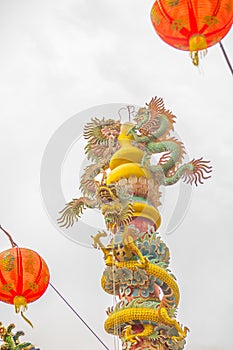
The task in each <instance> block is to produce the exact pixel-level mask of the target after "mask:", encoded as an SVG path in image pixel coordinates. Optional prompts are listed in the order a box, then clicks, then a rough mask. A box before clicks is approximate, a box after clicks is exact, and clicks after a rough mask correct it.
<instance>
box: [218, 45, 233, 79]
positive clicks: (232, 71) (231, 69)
mask: <svg viewBox="0 0 233 350" xmlns="http://www.w3.org/2000/svg"><path fill="white" fill-rule="evenodd" d="M219 45H220V47H221V50H222V52H223V55H224V57H225V60H226V62H227V64H228V67H229V69H230V71H231V74H232V75H233V68H232V65H231V62H230V59H229V57H228V56H227V53H226V51H225V49H224V47H223V44H222V42H221V41H220V42H219Z"/></svg>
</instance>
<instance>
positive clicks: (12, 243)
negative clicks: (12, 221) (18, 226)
mask: <svg viewBox="0 0 233 350" xmlns="http://www.w3.org/2000/svg"><path fill="white" fill-rule="evenodd" d="M0 229H1V230H2V231H3V232H4V233H5V235H7V237H8V238H9V241H10V242H11V245H12V248H15V247H18V246H17V244H16V243H15V242H14V241H13V238H12V237H11V235H10V234H9V232H7V231H6V230H5V229H4V228H3V227H2V226H1V225H0Z"/></svg>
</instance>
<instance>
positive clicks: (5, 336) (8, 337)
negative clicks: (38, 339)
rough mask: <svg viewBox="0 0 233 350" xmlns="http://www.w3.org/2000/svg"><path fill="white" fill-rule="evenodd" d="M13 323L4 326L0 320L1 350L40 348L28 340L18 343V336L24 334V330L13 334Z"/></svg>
mask: <svg viewBox="0 0 233 350" xmlns="http://www.w3.org/2000/svg"><path fill="white" fill-rule="evenodd" d="M14 328H15V325H14V324H13V323H11V324H10V325H9V326H8V327H4V326H3V325H2V323H1V322H0V338H1V340H2V342H3V344H2V345H0V349H1V350H40V349H38V348H37V349H36V348H35V346H34V345H32V344H31V343H29V342H24V343H20V340H19V337H20V336H22V335H24V332H22V331H18V332H16V333H15V334H14V333H13V332H12V330H13V329H14Z"/></svg>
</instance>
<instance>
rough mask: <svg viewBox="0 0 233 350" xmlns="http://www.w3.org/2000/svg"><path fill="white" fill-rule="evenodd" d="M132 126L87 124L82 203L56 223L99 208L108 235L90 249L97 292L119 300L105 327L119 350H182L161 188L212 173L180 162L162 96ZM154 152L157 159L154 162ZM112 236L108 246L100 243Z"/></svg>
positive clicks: (199, 162)
mask: <svg viewBox="0 0 233 350" xmlns="http://www.w3.org/2000/svg"><path fill="white" fill-rule="evenodd" d="M134 120H135V124H133V123H130V122H128V123H120V121H113V120H110V119H108V120H105V119H102V120H100V119H97V118H95V119H93V120H92V122H91V123H88V124H87V125H86V127H85V130H84V137H85V138H86V139H87V141H88V143H87V146H86V148H85V151H86V154H87V157H88V159H90V160H91V161H92V162H93V163H92V164H91V165H89V166H88V167H87V168H86V169H85V170H84V174H83V175H82V178H81V185H80V189H81V191H82V193H83V197H80V198H78V199H73V200H72V201H71V202H69V203H67V204H66V206H65V208H64V209H63V210H62V211H61V212H60V214H61V215H60V218H59V219H58V223H59V224H60V225H61V226H65V227H69V226H72V225H73V224H74V222H75V221H76V220H78V219H79V217H80V215H81V214H82V212H83V209H84V208H98V209H100V210H101V212H102V214H103V216H104V218H105V223H106V227H107V229H108V232H105V231H103V232H98V233H97V234H96V236H94V237H92V238H93V242H94V243H93V246H94V247H95V248H97V249H100V250H101V251H102V252H103V254H104V259H105V264H106V269H105V271H104V273H103V276H102V280H101V285H102V288H103V289H104V291H106V292H107V293H109V294H112V295H116V296H117V297H118V301H117V302H116V304H115V305H114V306H113V307H111V308H109V309H108V310H107V315H108V318H107V320H106V322H105V325H104V327H105V330H106V331H107V332H108V333H110V334H113V335H115V336H118V337H119V338H120V339H121V341H122V349H123V350H139V349H140V350H141V349H145V350H149V349H156V350H182V349H183V348H184V345H185V337H186V335H187V332H188V328H187V327H183V326H181V325H180V324H179V322H178V321H177V320H176V313H177V307H178V304H179V299H180V293H179V287H178V285H177V282H176V278H175V277H174V275H173V274H172V273H171V271H170V270H169V260H170V253H169V249H168V247H167V246H166V244H165V243H164V242H163V241H162V239H161V238H160V236H159V235H158V232H157V230H158V227H159V226H160V223H161V217H160V214H159V212H158V207H159V205H160V204H161V203H160V196H161V192H160V186H168V185H172V184H175V183H176V182H177V181H178V180H179V179H183V180H184V181H185V182H187V183H189V184H192V183H193V182H194V183H195V184H196V185H197V184H198V183H203V180H205V179H207V178H209V177H210V175H209V174H210V172H211V170H212V169H211V166H210V165H209V164H208V163H209V162H208V161H205V160H203V159H202V158H199V159H193V160H192V161H190V162H188V163H184V164H183V158H184V154H185V149H184V145H183V144H182V143H181V142H180V141H179V140H177V139H176V138H175V137H172V136H170V134H171V132H172V131H173V130H174V122H175V116H174V115H173V114H172V113H171V112H170V111H168V110H166V109H165V107H164V103H163V100H162V99H161V98H157V97H155V98H152V100H151V101H150V103H149V104H146V106H145V107H143V108H140V109H139V110H138V112H137V114H136V116H135V118H134ZM155 154H160V158H159V160H158V161H157V164H153V162H154V155H155ZM99 176H100V180H99V179H98V177H99ZM109 234H110V235H111V237H112V238H111V240H110V243H109V244H108V245H107V246H105V245H104V244H103V242H102V238H103V237H106V236H108V235H109Z"/></svg>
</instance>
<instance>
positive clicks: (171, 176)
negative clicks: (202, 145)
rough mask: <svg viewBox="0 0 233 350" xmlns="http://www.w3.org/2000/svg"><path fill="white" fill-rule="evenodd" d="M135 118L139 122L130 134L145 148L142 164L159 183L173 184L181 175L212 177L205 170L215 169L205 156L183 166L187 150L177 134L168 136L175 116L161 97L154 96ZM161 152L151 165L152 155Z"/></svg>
mask: <svg viewBox="0 0 233 350" xmlns="http://www.w3.org/2000/svg"><path fill="white" fill-rule="evenodd" d="M134 119H135V121H136V125H134V126H133V127H132V128H131V129H130V130H129V131H128V135H130V134H131V135H132V136H133V138H134V140H135V146H137V147H139V148H140V149H142V150H143V151H144V152H145V154H144V156H143V158H142V161H141V166H142V167H143V166H145V167H147V168H148V169H149V170H150V171H152V173H153V174H154V177H155V180H156V181H157V183H158V184H159V185H165V186H167V185H173V184H175V183H176V182H177V181H178V180H179V179H180V178H183V179H184V181H185V182H187V183H190V184H192V183H193V182H194V183H195V184H196V185H197V184H198V182H199V183H203V180H205V179H208V178H209V177H210V176H206V174H208V173H210V172H211V171H212V167H211V166H209V165H208V163H209V161H205V160H203V158H199V159H193V160H191V161H190V162H188V163H186V164H183V165H181V166H180V164H181V163H182V160H183V158H184V154H185V150H184V145H183V144H182V142H180V141H178V140H177V139H176V138H174V137H170V138H168V136H169V134H170V132H171V131H172V130H173V129H174V127H173V124H174V122H175V116H174V115H173V114H172V113H171V112H170V111H169V110H166V109H165V108H164V103H163V100H162V99H161V98H157V97H155V98H152V99H151V101H150V103H149V104H146V107H145V108H140V109H139V110H138V113H137V115H136V116H135V118H134ZM158 153H163V155H162V157H161V158H160V160H159V162H158V164H157V165H151V164H150V159H151V156H152V155H153V154H158ZM205 173H206V174H205Z"/></svg>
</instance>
